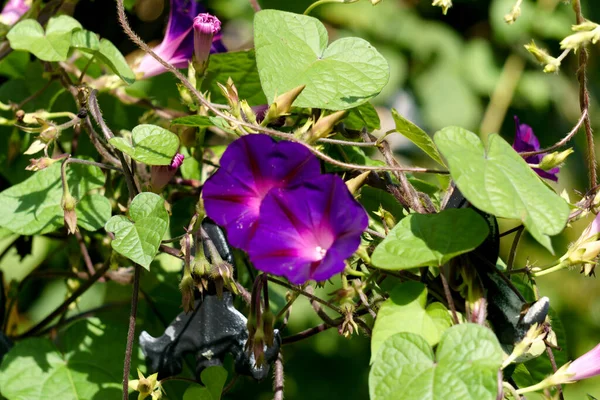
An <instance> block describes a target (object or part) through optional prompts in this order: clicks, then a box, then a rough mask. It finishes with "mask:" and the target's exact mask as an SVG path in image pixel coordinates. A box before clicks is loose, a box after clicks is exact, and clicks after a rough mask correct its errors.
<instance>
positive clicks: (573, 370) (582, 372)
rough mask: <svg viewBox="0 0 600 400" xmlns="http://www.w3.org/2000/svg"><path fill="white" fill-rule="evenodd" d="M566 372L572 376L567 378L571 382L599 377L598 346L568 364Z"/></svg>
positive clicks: (599, 358) (599, 354) (599, 357)
mask: <svg viewBox="0 0 600 400" xmlns="http://www.w3.org/2000/svg"><path fill="white" fill-rule="evenodd" d="M566 372H567V373H568V374H574V375H573V376H571V377H569V379H570V380H572V381H579V380H581V379H587V378H591V377H593V376H596V375H600V344H599V345H597V346H596V347H594V348H593V349H592V350H590V351H588V352H587V353H585V354H584V355H582V356H581V357H579V358H578V359H576V360H575V361H573V362H572V363H571V364H569V366H568V367H567V371H566Z"/></svg>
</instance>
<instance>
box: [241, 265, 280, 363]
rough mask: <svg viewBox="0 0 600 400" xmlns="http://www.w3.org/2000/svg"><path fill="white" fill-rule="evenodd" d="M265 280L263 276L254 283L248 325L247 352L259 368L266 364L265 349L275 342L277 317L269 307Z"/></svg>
mask: <svg viewBox="0 0 600 400" xmlns="http://www.w3.org/2000/svg"><path fill="white" fill-rule="evenodd" d="M264 278H265V275H264V274H261V275H259V276H258V277H256V280H255V281H254V286H253V288H252V297H251V300H250V312H249V313H248V323H247V328H248V341H247V342H246V351H248V352H249V353H250V354H251V355H252V356H253V357H254V362H255V363H256V366H258V367H260V366H262V365H264V364H265V349H266V348H268V347H272V346H273V344H274V342H275V331H274V328H273V326H274V324H275V316H274V315H273V313H272V312H271V309H270V307H269V297H268V287H267V283H266V280H265V279H264ZM261 291H262V292H264V296H263V298H264V307H262V304H261V303H262V302H261Z"/></svg>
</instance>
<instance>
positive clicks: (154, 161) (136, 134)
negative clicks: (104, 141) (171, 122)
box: [109, 124, 179, 165]
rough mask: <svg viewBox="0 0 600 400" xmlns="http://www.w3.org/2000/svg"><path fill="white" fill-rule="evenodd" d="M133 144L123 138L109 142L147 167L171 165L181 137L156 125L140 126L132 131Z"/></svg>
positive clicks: (115, 138)
mask: <svg viewBox="0 0 600 400" xmlns="http://www.w3.org/2000/svg"><path fill="white" fill-rule="evenodd" d="M131 139H132V142H133V143H132V144H129V142H128V141H127V140H126V139H124V138H121V137H114V138H112V139H110V140H109V142H110V144H112V145H113V146H115V147H116V148H117V149H119V150H121V151H122V152H123V153H125V154H127V155H128V156H129V157H131V158H133V159H134V160H136V161H139V162H142V163H144V164H146V165H169V164H171V160H172V159H173V156H174V155H175V153H177V149H179V137H178V136H177V135H176V134H174V133H173V132H170V131H168V130H166V129H164V128H161V127H160V126H156V125H149V124H143V125H138V126H136V127H135V128H133V130H132V131H131Z"/></svg>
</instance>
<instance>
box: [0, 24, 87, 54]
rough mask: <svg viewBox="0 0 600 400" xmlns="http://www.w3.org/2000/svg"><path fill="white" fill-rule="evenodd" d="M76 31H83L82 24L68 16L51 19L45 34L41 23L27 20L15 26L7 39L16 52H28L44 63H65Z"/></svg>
mask: <svg viewBox="0 0 600 400" xmlns="http://www.w3.org/2000/svg"><path fill="white" fill-rule="evenodd" d="M75 29H81V24H80V23H79V22H78V21H77V20H75V19H73V18H72V17H69V16H68V15H61V16H58V17H52V18H50V20H49V21H48V25H47V26H46V31H45V32H44V28H42V26H41V25H40V23H39V22H37V21H36V20H34V19H26V20H23V21H21V22H19V23H17V24H16V25H15V26H13V28H12V29H11V30H10V32H8V35H6V37H7V38H8V40H9V42H10V46H11V47H12V48H13V49H14V50H25V51H28V52H30V53H32V54H33V55H34V56H36V57H37V58H39V59H40V60H44V61H64V60H66V59H67V55H68V53H69V47H70V46H71V34H72V32H73V30H75Z"/></svg>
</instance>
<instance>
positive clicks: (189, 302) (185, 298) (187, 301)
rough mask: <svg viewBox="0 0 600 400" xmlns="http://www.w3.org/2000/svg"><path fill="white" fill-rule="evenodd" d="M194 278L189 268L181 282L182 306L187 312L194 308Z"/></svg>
mask: <svg viewBox="0 0 600 400" xmlns="http://www.w3.org/2000/svg"><path fill="white" fill-rule="evenodd" d="M194 286H195V285H194V278H192V275H191V274H190V272H189V270H187V269H186V271H185V272H184V274H183V278H181V282H179V290H180V291H181V306H182V307H183V312H185V313H186V314H187V313H189V312H190V311H193V310H194Z"/></svg>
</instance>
